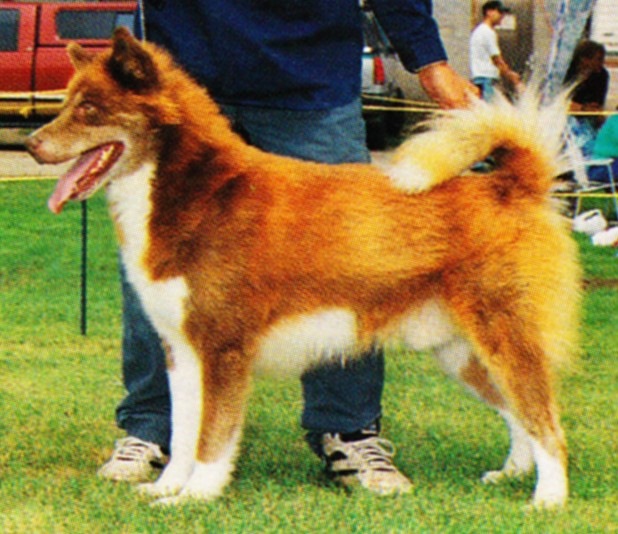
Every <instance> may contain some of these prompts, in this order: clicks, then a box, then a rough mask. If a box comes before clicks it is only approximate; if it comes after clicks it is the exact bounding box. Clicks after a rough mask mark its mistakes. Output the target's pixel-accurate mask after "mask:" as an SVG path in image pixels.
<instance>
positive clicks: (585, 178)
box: [566, 133, 618, 216]
mask: <svg viewBox="0 0 618 534" xmlns="http://www.w3.org/2000/svg"><path fill="white" fill-rule="evenodd" d="M566 137H567V139H566V152H567V155H568V158H569V163H570V165H569V166H570V170H571V171H572V172H573V178H574V179H575V183H576V187H575V191H574V192H575V193H577V199H576V202H575V210H574V213H573V216H577V215H578V214H579V212H580V211H581V205H582V200H583V198H585V196H586V193H597V192H600V191H608V192H611V193H612V194H613V201H614V209H615V212H614V213H615V214H616V216H618V198H617V197H616V179H615V176H614V171H613V169H612V163H613V162H614V160H613V159H612V158H604V159H587V158H586V157H584V155H583V153H582V151H581V149H580V148H579V147H578V146H577V144H576V143H575V141H574V140H573V138H572V135H571V134H570V133H568V134H567V136H566ZM594 167H605V168H606V169H607V176H608V177H609V181H608V182H595V181H592V180H590V178H589V175H588V171H589V170H590V169H592V168H594Z"/></svg>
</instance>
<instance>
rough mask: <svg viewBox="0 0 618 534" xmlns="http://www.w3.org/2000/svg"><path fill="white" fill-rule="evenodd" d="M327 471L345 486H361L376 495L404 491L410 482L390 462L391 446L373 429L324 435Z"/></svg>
mask: <svg viewBox="0 0 618 534" xmlns="http://www.w3.org/2000/svg"><path fill="white" fill-rule="evenodd" d="M322 449H323V452H324V457H325V459H326V471H327V473H328V474H329V475H330V476H331V477H332V478H334V479H335V480H337V481H339V482H341V483H342V484H343V485H344V486H346V487H353V486H358V485H360V486H362V487H364V488H366V489H368V490H369V491H372V492H374V493H377V494H379V495H392V494H397V493H406V492H408V491H410V490H411V489H412V483H411V482H410V481H409V480H408V479H407V478H406V477H405V476H404V475H402V474H401V473H400V472H399V471H398V470H397V468H396V467H395V466H394V465H393V460H392V459H393V456H394V455H395V447H394V445H393V444H392V443H391V442H390V441H388V440H386V439H382V438H380V437H378V434H377V433H376V432H374V431H367V430H361V431H360V432H354V433H353V434H324V435H323V436H322Z"/></svg>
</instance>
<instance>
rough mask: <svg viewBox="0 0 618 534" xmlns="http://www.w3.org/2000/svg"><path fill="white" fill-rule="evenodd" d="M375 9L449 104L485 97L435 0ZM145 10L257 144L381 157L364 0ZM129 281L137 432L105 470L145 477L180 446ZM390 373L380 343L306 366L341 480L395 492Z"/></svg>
mask: <svg viewBox="0 0 618 534" xmlns="http://www.w3.org/2000/svg"><path fill="white" fill-rule="evenodd" d="M372 8H373V10H374V12H375V14H376V16H377V17H378V20H379V21H380V22H381V24H382V26H383V27H384V29H385V30H386V32H387V34H388V35H389V37H390V39H391V41H392V42H393V44H394V46H395V47H396V49H397V50H398V52H399V55H400V58H401V60H402V62H403V63H404V65H405V66H406V67H407V68H408V69H409V70H411V71H414V72H418V75H419V79H420V81H421V85H422V86H423V87H424V89H425V91H426V92H427V94H428V95H429V96H430V97H432V98H433V99H434V100H435V101H436V102H438V103H439V104H440V105H441V106H442V107H444V108H450V107H457V106H464V105H466V104H468V103H469V102H470V101H471V100H472V99H473V98H475V97H476V94H477V93H476V90H475V88H474V86H472V85H471V84H470V83H469V82H468V81H467V80H465V79H464V78H462V77H460V76H459V75H458V74H456V73H455V71H454V70H453V69H452V68H451V67H450V66H449V65H448V62H447V56H446V53H445V51H444V47H443V45H442V42H441V39H440V36H439V32H438V27H437V24H436V22H435V20H434V19H433V16H432V3H431V1H429V0H375V1H374V2H373V3H372ZM138 14H139V16H138V20H139V21H140V22H141V24H140V27H139V28H136V33H137V34H138V35H141V36H143V37H145V38H147V39H148V40H149V41H152V42H155V43H158V44H160V45H161V46H163V47H165V48H167V49H168V50H169V51H170V52H171V53H172V54H173V55H174V57H175V58H176V60H177V61H178V62H179V63H180V64H181V65H182V66H183V67H184V68H185V69H186V70H187V71H188V72H189V73H190V74H191V75H192V76H193V77H194V78H195V79H196V80H197V81H198V82H199V83H200V84H202V85H204V86H205V87H207V88H208V90H209V92H210V94H211V96H212V97H213V98H214V99H215V100H216V101H217V102H218V103H219V104H220V105H221V108H222V111H223V113H224V114H225V115H227V117H228V118H229V119H230V122H231V124H232V126H233V127H234V128H235V129H236V131H237V132H239V133H240V134H241V135H243V136H244V138H245V139H246V140H247V142H248V143H250V144H252V145H255V146H257V147H259V148H261V149H263V150H265V151H268V152H273V153H277V154H282V155H287V156H293V157H297V158H300V159H305V160H311V161H319V162H324V163H344V162H369V161H370V155H369V152H368V150H367V147H366V144H365V125H364V121H363V118H362V108H361V101H360V83H361V57H362V47H363V37H362V19H361V7H360V6H359V4H358V0H286V1H285V2H282V1H280V0H260V1H257V0H208V1H206V0H176V1H174V2H170V1H166V0H145V1H142V2H140V9H139V11H138ZM196 113H199V110H196ZM121 279H122V293H123V328H124V332H123V345H122V354H123V377H124V383H125V387H126V389H127V395H126V397H125V398H124V400H123V401H122V402H121V403H120V405H119V406H118V409H117V413H116V419H117V424H118V426H119V427H120V428H123V429H124V430H126V432H127V437H126V438H124V439H121V440H119V441H118V442H117V443H116V448H115V450H114V452H113V454H112V456H111V458H110V459H109V460H108V461H107V462H106V463H105V464H104V465H103V466H102V467H101V469H100V470H99V474H100V475H101V476H103V477H105V478H109V479H113V480H127V481H143V480H147V479H148V478H149V477H150V476H151V474H152V471H153V470H154V469H156V468H157V467H160V466H162V465H163V464H164V463H165V460H166V454H169V452H170V451H169V443H170V434H171V419H170V393H169V389H168V382H167V374H166V370H165V356H164V353H163V349H162V347H161V343H160V341H159V337H158V335H157V334H156V332H155V331H154V329H153V327H152V326H151V325H150V322H149V321H148V319H147V317H146V316H145V314H144V312H143V310H142V308H141V306H140V302H139V298H138V297H137V295H136V294H135V291H134V289H133V288H132V287H131V285H130V284H129V283H128V282H127V280H126V277H125V276H124V273H123V272H122V269H121ZM383 382H384V358H383V354H382V352H381V351H380V350H373V351H371V352H370V353H369V354H366V355H364V357H362V358H358V359H356V360H354V361H353V362H350V361H347V362H346V364H345V366H343V365H341V364H335V363H333V364H328V365H324V366H322V367H319V368H316V369H313V370H311V371H308V372H306V373H305V374H304V375H303V376H302V387H303V396H304V402H305V404H304V411H303V415H302V426H303V428H305V429H306V430H307V441H308V443H309V445H310V446H311V448H312V450H313V451H314V452H316V453H317V454H318V455H319V456H320V457H322V458H324V460H325V461H326V468H327V471H328V472H329V473H330V474H331V475H332V476H333V477H334V478H335V479H337V480H339V481H340V482H342V483H343V484H345V485H358V484H360V485H361V486H363V487H365V488H367V489H369V490H371V491H374V492H376V493H378V494H390V493H398V492H405V491H407V490H408V489H409V488H410V487H411V485H410V482H409V480H408V479H407V478H406V477H405V476H404V475H402V474H401V473H400V472H399V471H398V470H397V469H396V468H395V466H394V465H393V463H392V454H393V447H392V445H391V444H390V443H389V442H388V441H386V440H385V439H383V438H380V437H379V433H380V417H381V414H382V409H381V395H382V388H383ZM171 452H172V454H173V451H171Z"/></svg>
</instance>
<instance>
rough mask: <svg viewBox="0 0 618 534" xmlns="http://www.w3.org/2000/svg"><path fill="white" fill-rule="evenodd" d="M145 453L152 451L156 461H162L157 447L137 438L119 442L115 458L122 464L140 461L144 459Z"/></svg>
mask: <svg viewBox="0 0 618 534" xmlns="http://www.w3.org/2000/svg"><path fill="white" fill-rule="evenodd" d="M144 451H150V452H151V453H152V454H153V456H154V457H155V459H156V460H162V457H161V454H160V453H159V451H158V447H157V446H156V445H154V444H149V443H145V442H143V441H141V440H138V439H135V438H125V439H124V440H120V441H118V442H117V449H116V450H115V451H114V456H115V457H116V459H118V460H120V461H121V462H133V461H140V460H143V458H144Z"/></svg>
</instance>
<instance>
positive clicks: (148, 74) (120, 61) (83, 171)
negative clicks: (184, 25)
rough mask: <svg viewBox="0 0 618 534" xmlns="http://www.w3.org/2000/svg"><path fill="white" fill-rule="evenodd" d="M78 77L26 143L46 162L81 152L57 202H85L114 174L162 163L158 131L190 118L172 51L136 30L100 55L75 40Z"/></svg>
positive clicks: (55, 206)
mask: <svg viewBox="0 0 618 534" xmlns="http://www.w3.org/2000/svg"><path fill="white" fill-rule="evenodd" d="M67 50H68V54H69V57H70V59H71V62H72V63H73V65H74V67H75V71H76V72H75V75H74V76H73V78H72V79H71V81H70V83H69V85H68V88H67V97H66V101H65V105H64V107H63V109H62V111H61V112H60V114H59V115H58V117H56V119H55V120H54V121H52V122H51V123H49V124H48V125H46V126H44V127H43V128H41V129H39V130H37V131H36V132H34V133H33V134H32V135H31V136H30V137H29V139H28V141H27V143H26V146H27V148H28V150H29V151H30V153H31V154H32V156H33V157H34V158H35V159H36V160H37V161H39V162H40V163H62V162H65V161H68V160H71V159H74V158H77V161H76V163H75V164H74V165H73V166H72V167H71V169H70V170H69V171H68V172H67V174H66V175H65V176H63V177H62V178H61V179H60V181H59V182H58V185H57V187H56V190H55V192H54V194H53V195H52V197H51V198H50V200H49V208H50V209H51V210H52V211H53V212H54V213H58V212H60V211H61V210H62V207H63V206H64V204H65V203H66V202H67V201H69V200H83V199H85V198H87V197H89V196H90V195H92V194H93V193H94V192H95V191H96V190H98V189H99V188H100V187H102V186H103V185H105V184H106V183H108V182H109V181H110V180H111V179H113V178H114V177H120V176H122V175H126V174H129V173H131V172H133V171H135V170H137V169H138V168H139V167H140V166H141V165H142V164H143V163H144V162H147V161H149V160H150V161H154V159H155V149H156V147H155V143H156V134H157V132H158V131H160V130H161V129H162V128H165V127H166V126H170V125H174V124H179V123H181V122H182V119H181V117H180V115H179V113H180V111H179V107H178V105H177V103H176V101H175V100H174V98H173V96H172V95H173V88H171V87H169V86H170V83H171V82H170V81H169V78H170V77H169V75H165V74H164V73H166V72H169V71H170V70H171V71H174V70H177V69H176V67H174V65H173V62H172V61H171V59H170V58H169V56H167V54H165V53H163V52H162V51H160V50H158V49H156V48H155V47H153V46H151V45H147V44H142V43H140V42H139V41H137V40H136V39H135V38H134V37H133V36H132V35H131V34H130V33H129V31H128V30H126V29H124V28H119V29H118V30H116V32H115V33H114V37H113V41H112V47H111V48H110V50H108V51H106V52H103V53H101V54H98V55H93V54H91V53H89V52H87V51H86V50H84V49H83V48H82V47H80V46H79V45H77V44H75V43H72V44H70V45H69V46H68V49H67Z"/></svg>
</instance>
